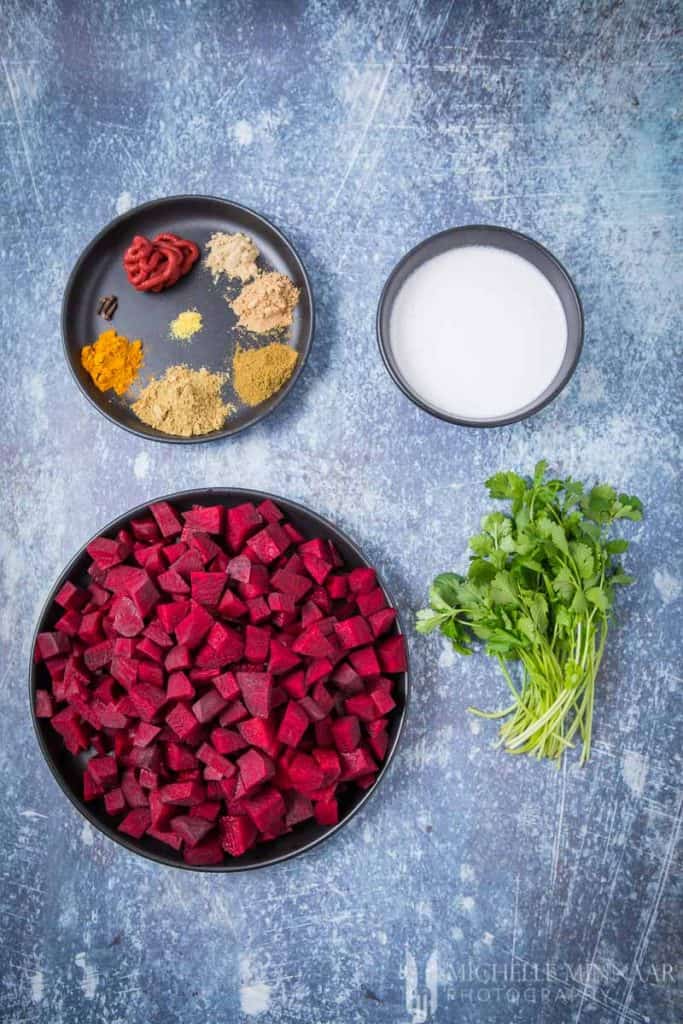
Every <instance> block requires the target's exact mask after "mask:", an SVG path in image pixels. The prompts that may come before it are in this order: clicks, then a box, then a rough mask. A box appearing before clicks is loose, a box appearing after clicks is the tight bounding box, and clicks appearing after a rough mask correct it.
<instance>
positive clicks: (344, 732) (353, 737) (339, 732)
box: [331, 715, 360, 753]
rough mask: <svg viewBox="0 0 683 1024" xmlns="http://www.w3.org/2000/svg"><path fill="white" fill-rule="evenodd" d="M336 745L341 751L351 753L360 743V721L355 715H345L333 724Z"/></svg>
mask: <svg viewBox="0 0 683 1024" xmlns="http://www.w3.org/2000/svg"><path fill="white" fill-rule="evenodd" d="M331 729H332V736H333V737H334V745H335V747H336V748H337V750H339V751H343V752H344V753H350V751H352V750H355V749H356V747H357V746H358V744H359V743H360V722H359V720H358V718H357V717H356V716H355V715H344V716H343V717H342V718H337V719H336V720H335V721H334V722H332V725H331Z"/></svg>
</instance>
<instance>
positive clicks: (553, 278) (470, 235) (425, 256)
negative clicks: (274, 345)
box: [377, 224, 583, 427]
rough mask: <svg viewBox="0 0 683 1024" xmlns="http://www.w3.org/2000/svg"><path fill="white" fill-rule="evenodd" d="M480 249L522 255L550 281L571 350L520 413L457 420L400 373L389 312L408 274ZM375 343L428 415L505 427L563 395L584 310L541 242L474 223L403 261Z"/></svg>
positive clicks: (384, 301) (386, 291)
mask: <svg viewBox="0 0 683 1024" xmlns="http://www.w3.org/2000/svg"><path fill="white" fill-rule="evenodd" d="M470 245H480V246H489V247H493V248H497V249H504V250H506V251H507V252H512V253H515V254H516V255H517V256H522V257H523V258H524V259H525V260H528V262H529V263H532V264H533V265H534V266H535V267H536V268H537V270H540V271H541V273H542V274H543V275H544V276H545V277H546V278H547V279H548V281H549V282H550V284H551V285H552V286H553V288H554V289H555V291H556V292H557V295H558V298H559V299H560V302H561V303H562V308H563V310H564V314H565V317H566V318H567V348H566V351H565V354H564V359H563V360H562V365H561V366H560V369H559V370H558V372H557V374H556V376H555V378H554V380H552V381H551V382H550V384H549V385H548V386H547V388H546V389H545V390H544V391H542V392H541V394H540V395H538V397H536V398H534V399H533V401H531V402H529V403H528V404H527V405H525V406H524V407H523V408H521V409H517V410H515V411H514V412H512V413H506V414H505V415H503V416H498V417H485V418H481V419H473V418H468V417H463V416H453V415H451V414H450V413H447V412H444V410H443V409H439V408H437V407H436V406H433V405H430V404H429V403H428V402H425V400H424V399H423V398H421V397H420V395H418V394H417V393H416V392H415V391H414V390H413V389H412V388H411V386H410V384H409V383H408V382H407V381H406V379H405V377H404V376H403V375H402V373H401V371H400V370H399V368H398V366H397V364H396V360H395V359H394V354H393V352H392V348H391V331H390V322H391V311H392V308H393V305H394V302H395V300H396V296H397V295H398V293H399V291H400V290H401V288H402V287H403V285H404V284H405V282H406V280H407V279H408V278H409V277H410V275H411V274H412V273H413V272H414V271H415V270H417V269H418V267H421V266H422V264H423V263H426V262H427V261H428V260H430V259H432V258H433V257H434V256H440V255H441V254H442V253H444V252H447V251H448V250H450V249H460V248H463V247H465V246H470ZM377 341H378V344H379V350H380V353H381V355H382V359H383V360H384V365H385V366H386V368H387V370H388V371H389V375H390V376H391V378H392V379H393V381H394V383H395V384H397V385H398V387H399V388H400V389H401V391H402V392H403V394H404V395H406V396H407V397H408V398H409V399H410V400H411V402H414V403H415V405H417V406H419V407H420V409H424V411H425V412H428V413H430V415H432V416H436V417H437V418H438V419H440V420H445V421H446V422H447V423H455V424H457V425H458V426H461V427H503V426H506V424H508V423H516V422H517V421H518V420H523V419H526V418H527V416H533V415H534V413H537V412H539V411H540V410H541V409H543V408H544V406H546V405H548V403H549V402H552V400H553V398H556V397H557V395H559V393H560V391H562V389H563V388H564V387H565V385H566V384H567V382H568V381H569V379H570V377H571V376H572V374H573V373H574V370H575V369H576V364H577V363H578V361H579V356H580V355H581V349H582V347H583V308H582V306H581V300H580V299H579V295H578V292H577V290H576V288H575V287H574V282H573V281H572V279H571V277H570V276H569V274H568V273H567V271H566V270H565V268H564V267H563V266H562V264H561V263H560V261H559V260H558V259H556V257H555V256H553V254H552V253H551V252H549V251H548V250H547V249H545V248H544V247H543V246H542V245H540V244H539V242H535V241H534V239H533V238H529V237H528V236H527V235H523V234H521V233H520V232H519V231H511V230H510V229H509V228H501V227H495V226H490V225H487V224H471V225H468V226H466V227H460V228H449V229H448V230H447V231H441V232H439V234H437V235H432V236H431V237H430V238H425V240H424V241H423V242H420V243H419V245H416V246H415V248H414V249H411V250H410V252H408V253H406V255H405V256H404V257H403V259H401V260H400V261H399V262H398V263H397V264H396V266H395V267H394V269H393V270H392V271H391V273H390V274H389V277H388V278H387V280H386V283H385V285H384V288H383V289H382V294H381V295H380V299H379V306H378V308H377Z"/></svg>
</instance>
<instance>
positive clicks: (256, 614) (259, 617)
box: [246, 597, 270, 626]
mask: <svg viewBox="0 0 683 1024" xmlns="http://www.w3.org/2000/svg"><path fill="white" fill-rule="evenodd" d="M246 605H247V612H248V615H249V621H250V622H251V623H252V624H253V625H254V626H258V625H259V624H260V623H261V622H267V621H268V619H269V618H270V608H269V607H268V602H267V601H266V599H265V598H264V597H252V598H251V599H250V600H248V601H247V602H246Z"/></svg>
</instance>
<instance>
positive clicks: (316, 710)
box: [299, 695, 327, 722]
mask: <svg viewBox="0 0 683 1024" xmlns="http://www.w3.org/2000/svg"><path fill="white" fill-rule="evenodd" d="M299 706H300V707H302V708H303V710H304V711H305V712H306V714H307V715H308V717H309V718H310V720H311V721H312V722H322V720H323V718H325V717H326V714H327V712H326V711H325V710H324V709H323V708H321V707H320V705H319V704H318V702H317V701H316V700H314V699H313V697H311V696H310V695H309V696H306V697H302V698H301V700H300V701H299Z"/></svg>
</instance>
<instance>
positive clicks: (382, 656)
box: [361, 635, 408, 674]
mask: <svg viewBox="0 0 683 1024" xmlns="http://www.w3.org/2000/svg"><path fill="white" fill-rule="evenodd" d="M377 653H378V655H379V660H380V664H381V666H382V671H383V672H405V671H406V668H407V667H408V662H407V659H406V647H405V640H404V639H403V637H402V636H400V635H397V636H390V637H387V639H386V640H382V642H381V643H380V644H379V646H378V648H377ZM361 674H362V673H361Z"/></svg>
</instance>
